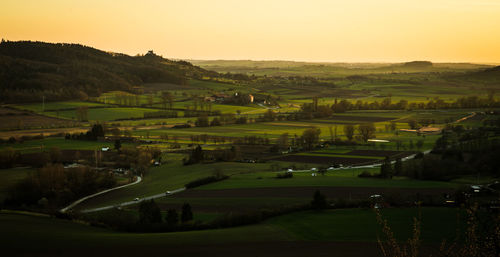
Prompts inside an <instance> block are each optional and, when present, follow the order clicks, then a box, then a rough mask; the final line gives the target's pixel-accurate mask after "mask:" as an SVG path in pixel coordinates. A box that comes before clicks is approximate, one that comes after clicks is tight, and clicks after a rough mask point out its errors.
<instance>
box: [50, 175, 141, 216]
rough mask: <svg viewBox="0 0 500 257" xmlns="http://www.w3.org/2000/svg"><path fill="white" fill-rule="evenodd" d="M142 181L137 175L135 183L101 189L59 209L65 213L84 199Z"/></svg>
mask: <svg viewBox="0 0 500 257" xmlns="http://www.w3.org/2000/svg"><path fill="white" fill-rule="evenodd" d="M141 181H142V178H141V177H140V176H138V177H137V180H136V181H134V182H133V183H130V184H126V185H123V186H119V187H113V188H110V189H106V190H104V191H101V192H98V193H95V194H92V195H88V196H85V197H83V198H81V199H78V200H76V201H74V202H73V203H72V204H70V205H68V206H66V207H64V208H62V209H61V210H59V211H60V212H61V213H65V212H67V211H69V210H70V209H72V208H74V207H75V206H77V205H78V204H80V203H82V202H83V201H85V200H87V199H90V198H92V197H96V196H98V195H102V194H105V193H108V192H111V191H114V190H117V189H120V188H125V187H129V186H133V185H135V184H139V183H141Z"/></svg>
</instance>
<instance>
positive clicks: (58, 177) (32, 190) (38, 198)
mask: <svg viewBox="0 0 500 257" xmlns="http://www.w3.org/2000/svg"><path fill="white" fill-rule="evenodd" d="M115 184H116V179H115V178H114V176H113V173H99V172H97V171H94V170H91V169H89V168H88V167H79V168H71V169H65V168H63V165H62V164H50V163H49V164H47V165H46V166H44V167H43V168H40V169H38V170H36V171H35V172H33V173H31V174H30V175H29V176H28V177H27V178H25V179H23V180H21V181H20V182H19V183H17V184H16V185H14V186H13V187H12V188H11V189H10V191H9V196H8V198H7V199H6V200H5V205H6V206H12V207H16V206H21V205H22V206H27V207H30V206H33V207H34V208H36V209H45V210H50V209H54V208H57V207H59V206H61V205H64V204H68V203H70V202H71V201H74V200H76V199H78V198H80V197H83V196H86V195H89V194H92V193H95V192H97V191H98V190H100V189H105V188H110V187H113V186H114V185H115Z"/></svg>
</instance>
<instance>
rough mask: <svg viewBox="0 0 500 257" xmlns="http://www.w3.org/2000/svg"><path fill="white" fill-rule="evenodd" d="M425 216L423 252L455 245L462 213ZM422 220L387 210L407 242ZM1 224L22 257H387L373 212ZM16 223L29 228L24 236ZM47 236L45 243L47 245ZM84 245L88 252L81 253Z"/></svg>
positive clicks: (10, 216)
mask: <svg viewBox="0 0 500 257" xmlns="http://www.w3.org/2000/svg"><path fill="white" fill-rule="evenodd" d="M420 212H421V215H422V220H423V224H424V225H423V227H422V243H423V244H424V245H426V246H427V247H436V246H438V245H439V244H440V242H441V241H442V240H444V239H448V240H451V241H452V240H453V239H454V236H455V231H456V229H457V228H460V226H459V225H457V223H456V222H457V220H456V219H449V218H447V217H455V216H457V214H458V213H459V211H458V210H457V209H454V208H444V209H443V208H422V210H421V211H420ZM418 213H419V211H418V210H416V209H404V208H403V209H387V210H383V211H382V215H383V217H385V218H387V219H388V221H389V224H391V226H392V227H393V228H394V229H395V230H394V233H395V236H396V237H397V238H398V239H400V240H405V239H407V238H409V237H410V236H411V230H412V223H411V222H412V217H413V216H415V215H418ZM0 224H1V225H2V228H3V230H2V234H1V239H2V241H3V242H5V247H4V249H3V250H4V252H6V253H16V254H19V253H24V254H31V253H35V252H39V251H43V252H45V253H47V254H51V253H55V252H56V251H57V253H58V254H66V253H68V254H71V255H73V256H86V255H88V254H97V253H99V255H102V254H105V253H112V254H126V255H130V254H131V253H136V249H138V248H141V249H142V250H141V254H145V253H146V254H158V253H162V254H171V255H179V254H186V253H189V254H190V255H197V254H203V255H204V256H234V252H235V251H237V252H241V253H242V255H241V256H255V254H258V255H259V256H277V255H278V254H280V255H281V254H286V255H287V256H304V254H307V253H310V252H311V251H316V252H317V253H316V255H317V256H331V252H332V251H335V252H336V253H340V254H343V255H354V256H358V255H366V254H370V255H372V256H373V255H374V254H375V256H379V254H380V256H382V255H381V253H380V252H379V250H378V249H377V244H376V238H377V236H380V232H378V231H379V227H378V224H377V223H376V219H375V213H374V212H373V211H372V210H370V209H361V210H356V209H354V210H349V209H346V210H333V211H326V212H319V213H317V212H311V211H307V212H298V213H294V214H289V215H284V216H281V217H276V218H273V219H270V220H268V221H266V222H264V223H262V224H256V225H251V226H243V227H237V228H229V229H216V230H205V231H189V232H174V233H150V234H130V233H117V232H112V231H108V230H105V229H102V228H96V227H90V226H87V225H84V224H76V223H72V222H69V221H65V220H57V219H52V218H48V217H43V216H29V215H23V214H16V213H4V212H2V213H0ZM16 224H23V226H29V227H30V229H29V230H27V231H25V232H21V230H20V229H19V225H16ZM306 228H307V229H306ZM7 235H8V236H7ZM41 236H42V237H43V238H44V240H40V237H41ZM81 245H85V246H86V247H85V248H83V249H82V248H81ZM160 245H161V247H160ZM243 249H245V250H244V251H243ZM134 255H136V254H134Z"/></svg>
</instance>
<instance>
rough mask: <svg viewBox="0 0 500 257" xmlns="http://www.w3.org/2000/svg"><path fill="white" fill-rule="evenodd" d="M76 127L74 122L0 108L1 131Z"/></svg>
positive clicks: (76, 123)
mask: <svg viewBox="0 0 500 257" xmlns="http://www.w3.org/2000/svg"><path fill="white" fill-rule="evenodd" d="M78 125H79V123H78V122H74V121H68V120H64V119H58V118H53V117H47V116H44V115H39V114H35V113H32V112H25V111H19V110H16V109H10V108H1V107H0V130H3V131H9V130H11V131H12V130H24V129H38V128H44V129H48V128H58V127H75V126H78Z"/></svg>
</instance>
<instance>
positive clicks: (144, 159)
mask: <svg viewBox="0 0 500 257" xmlns="http://www.w3.org/2000/svg"><path fill="white" fill-rule="evenodd" d="M152 158H153V157H152V156H151V153H149V152H147V151H144V150H139V153H138V155H137V159H136V162H135V169H136V171H137V173H138V174H141V175H142V176H145V175H146V173H147V171H148V170H149V167H150V165H151V159H152Z"/></svg>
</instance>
